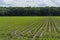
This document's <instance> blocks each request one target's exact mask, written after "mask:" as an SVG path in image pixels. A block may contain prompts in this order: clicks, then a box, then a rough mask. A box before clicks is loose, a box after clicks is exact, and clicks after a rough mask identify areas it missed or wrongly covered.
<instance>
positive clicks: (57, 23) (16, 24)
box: [0, 16, 60, 40]
mask: <svg viewBox="0 0 60 40" xmlns="http://www.w3.org/2000/svg"><path fill="white" fill-rule="evenodd" d="M0 40H60V17H59V16H56V17H53V16H51V17H50V16H44V17H42V16H41V17H40V16H36V17H35V16H32V17H31V16H30V17H29V16H23V17H22V16H21V17H20V16H18V17H17V16H16V17H13V16H11V17H8V16H7V17H0Z"/></svg>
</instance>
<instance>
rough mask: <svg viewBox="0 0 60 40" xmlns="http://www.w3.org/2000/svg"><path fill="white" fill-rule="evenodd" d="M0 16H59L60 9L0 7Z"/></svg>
mask: <svg viewBox="0 0 60 40" xmlns="http://www.w3.org/2000/svg"><path fill="white" fill-rule="evenodd" d="M0 16H60V7H0Z"/></svg>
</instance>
